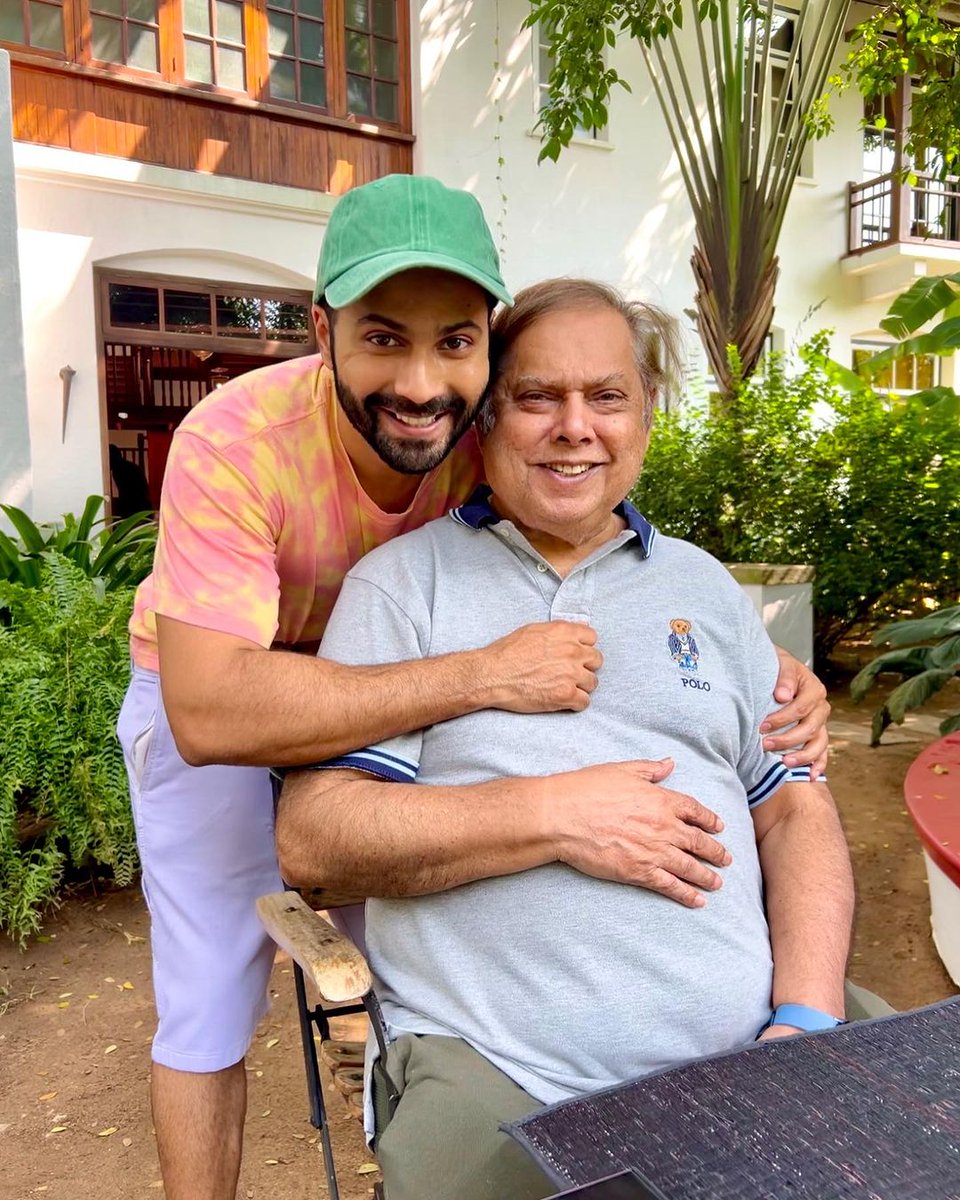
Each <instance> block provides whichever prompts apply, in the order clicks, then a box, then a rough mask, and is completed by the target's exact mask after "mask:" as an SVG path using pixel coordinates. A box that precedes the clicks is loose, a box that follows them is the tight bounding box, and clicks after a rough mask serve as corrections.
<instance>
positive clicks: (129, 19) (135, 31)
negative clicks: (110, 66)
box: [90, 0, 160, 74]
mask: <svg viewBox="0 0 960 1200" xmlns="http://www.w3.org/2000/svg"><path fill="white" fill-rule="evenodd" d="M159 15H160V14H159V0H90V53H91V55H92V57H93V58H94V59H96V60H97V61H99V62H108V63H122V64H123V66H125V67H135V68H136V69H137V70H138V71H152V72H154V73H155V74H157V73H159V71H160V23H159Z"/></svg>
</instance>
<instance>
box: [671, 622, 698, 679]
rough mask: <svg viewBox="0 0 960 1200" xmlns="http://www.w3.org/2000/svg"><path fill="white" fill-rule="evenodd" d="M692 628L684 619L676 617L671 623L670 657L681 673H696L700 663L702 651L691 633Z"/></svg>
mask: <svg viewBox="0 0 960 1200" xmlns="http://www.w3.org/2000/svg"><path fill="white" fill-rule="evenodd" d="M692 628H693V626H692V624H691V623H690V622H689V621H685V620H684V619H683V617H674V619H673V620H672V621H671V622H670V636H669V637H668V638H667V646H668V647H669V649H670V657H671V658H672V659H673V661H674V662H675V663H676V664H677V666H678V667H679V668H680V670H681V671H696V669H697V663H698V662H699V661H700V651H699V650H698V649H697V643H696V640H695V639H694V636H693V634H692V633H691V632H690V630H691V629H692Z"/></svg>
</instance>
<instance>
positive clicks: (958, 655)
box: [850, 604, 960, 746]
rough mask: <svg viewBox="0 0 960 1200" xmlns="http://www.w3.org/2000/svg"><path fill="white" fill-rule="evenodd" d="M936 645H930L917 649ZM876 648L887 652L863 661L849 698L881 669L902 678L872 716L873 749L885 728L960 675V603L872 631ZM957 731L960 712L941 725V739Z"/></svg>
mask: <svg viewBox="0 0 960 1200" xmlns="http://www.w3.org/2000/svg"><path fill="white" fill-rule="evenodd" d="M918 642H926V643H929V642H935V644H934V645H917V644H916V643H918ZM873 644H874V645H875V646H883V645H890V646H895V647H896V649H894V650H888V651H887V653H886V654H881V655H879V656H878V657H877V658H875V659H874V660H873V662H871V663H868V664H867V666H865V667H864V668H863V670H862V671H861V672H860V673H859V674H858V675H857V676H856V677H855V678H854V680H853V682H852V683H851V684H850V694H851V695H852V696H853V698H854V700H862V699H863V698H864V696H866V694H867V692H868V691H869V690H870V686H871V684H872V683H873V681H874V680H875V679H876V677H877V676H878V675H879V674H880V673H881V671H890V672H895V673H897V674H899V675H902V676H903V677H904V679H903V682H902V683H901V684H898V686H897V687H895V688H894V689H893V691H892V692H891V693H890V695H889V696H888V697H887V699H886V701H885V702H884V703H883V704H882V705H881V706H880V708H878V709H877V711H876V712H875V713H874V716H873V728H872V732H871V738H870V745H871V746H876V745H877V744H878V742H879V741H880V739H881V737H883V731H884V730H885V729H886V728H887V726H888V725H890V724H893V723H895V724H897V725H902V724H903V719H904V717H905V716H906V715H907V713H908V712H909V711H910V710H911V709H912V708H919V707H920V705H921V704H924V703H926V701H927V700H929V699H930V697H931V696H934V695H936V693H937V692H939V691H940V689H941V688H942V687H943V686H944V685H945V684H946V683H947V682H948V681H949V680H951V679H953V678H955V677H958V676H960V604H955V605H952V606H951V607H949V608H941V609H940V610H939V611H938V612H935V613H930V615H929V616H926V617H918V618H916V619H914V620H910V621H896V622H894V623H893V624H892V625H885V626H884V627H883V628H882V629H879V630H877V632H876V634H875V635H874V638H873ZM957 729H960V712H958V713H954V714H953V715H952V716H949V717H947V718H946V719H945V720H944V721H942V722H941V723H940V732H941V734H943V735H944V736H945V735H946V734H948V733H953V732H954V731H955V730H957Z"/></svg>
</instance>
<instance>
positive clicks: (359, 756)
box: [310, 749, 420, 783]
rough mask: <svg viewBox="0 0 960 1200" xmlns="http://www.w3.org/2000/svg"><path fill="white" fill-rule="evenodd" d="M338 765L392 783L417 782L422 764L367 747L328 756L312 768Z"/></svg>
mask: <svg viewBox="0 0 960 1200" xmlns="http://www.w3.org/2000/svg"><path fill="white" fill-rule="evenodd" d="M337 767H348V768H350V769H351V770H354V771H366V772H367V774H368V775H377V776H378V777H379V778H380V779H386V780H389V782H390V783H416V780H417V771H419V769H420V764H419V763H415V762H410V761H409V760H407V759H405V758H398V757H397V756H396V755H395V754H387V752H386V751H385V750H375V749H367V750H354V751H353V753H352V754H342V755H340V757H339V758H328V759H327V760H326V762H322V763H316V764H314V765H313V766H311V767H310V770H311V771H327V770H331V769H333V768H337Z"/></svg>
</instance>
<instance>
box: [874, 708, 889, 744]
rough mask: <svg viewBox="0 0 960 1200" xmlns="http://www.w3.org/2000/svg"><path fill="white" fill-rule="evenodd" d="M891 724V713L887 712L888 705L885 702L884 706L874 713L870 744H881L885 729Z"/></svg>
mask: <svg viewBox="0 0 960 1200" xmlns="http://www.w3.org/2000/svg"><path fill="white" fill-rule="evenodd" d="M889 724H890V714H889V713H888V712H887V706H886V705H885V704H884V705H883V707H882V708H878V709H877V711H876V712H875V713H874V714H873V721H872V722H871V724H870V745H871V746H876V745H879V743H880V739H881V738H882V737H883V731H884V730H885V729H886V728H887V726H888V725H889Z"/></svg>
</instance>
